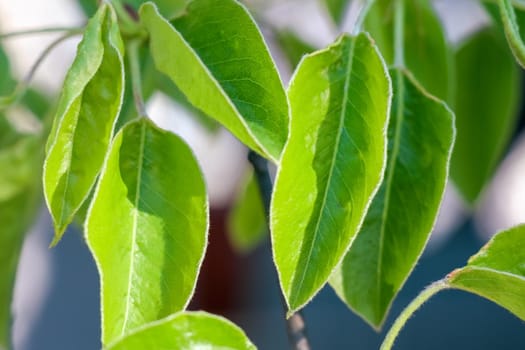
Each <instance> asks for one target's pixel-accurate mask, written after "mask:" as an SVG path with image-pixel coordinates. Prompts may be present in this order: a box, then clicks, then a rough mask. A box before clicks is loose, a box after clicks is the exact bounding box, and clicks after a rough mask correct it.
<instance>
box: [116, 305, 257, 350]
mask: <svg viewBox="0 0 525 350" xmlns="http://www.w3.org/2000/svg"><path fill="white" fill-rule="evenodd" d="M143 349H163V350H179V349H221V350H255V349H256V347H255V346H254V345H253V344H252V343H251V342H250V340H249V339H248V338H247V337H246V335H245V334H244V332H243V331H242V330H241V329H240V328H239V327H237V326H236V325H234V324H233V323H231V322H230V321H228V320H227V319H225V318H222V317H219V316H215V315H211V314H208V313H205V312H181V313H178V314H175V315H173V316H170V317H168V318H165V319H163V320H161V321H158V322H153V323H151V324H148V325H146V326H144V327H142V328H140V329H138V330H136V331H135V332H133V333H132V334H130V335H129V336H127V337H126V338H124V339H121V340H119V341H117V342H115V343H114V344H113V345H111V346H109V347H108V348H107V350H143Z"/></svg>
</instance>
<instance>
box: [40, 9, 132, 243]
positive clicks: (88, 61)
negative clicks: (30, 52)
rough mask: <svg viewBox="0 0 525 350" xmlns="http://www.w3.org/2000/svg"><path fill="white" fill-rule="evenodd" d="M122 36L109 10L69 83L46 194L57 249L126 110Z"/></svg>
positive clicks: (94, 27) (51, 143)
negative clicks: (122, 110) (122, 107)
mask: <svg viewBox="0 0 525 350" xmlns="http://www.w3.org/2000/svg"><path fill="white" fill-rule="evenodd" d="M118 31H119V30H118V25H117V22H116V15H115V14H114V13H113V11H112V9H111V8H110V7H109V6H108V5H103V6H102V7H101V8H100V9H99V11H98V12H97V14H96V16H95V17H94V18H93V19H92V20H91V21H90V23H89V24H88V27H87V28H86V33H85V39H84V40H83V42H82V43H81V44H80V45H79V49H78V55H77V57H76V59H75V61H74V63H73V65H72V67H71V69H70V71H69V72H68V75H67V77H66V81H65V83H64V88H63V91H62V96H61V100H60V102H59V107H58V113H57V116H56V117H55V121H54V124H53V128H52V131H51V134H50V136H49V139H48V144H47V149H46V159H45V162H44V176H43V177H44V194H45V199H46V203H47V205H48V208H49V210H50V212H51V215H52V218H53V223H54V226H55V237H54V239H53V242H52V245H55V244H56V243H58V241H59V240H60V238H61V237H62V235H63V233H64V231H65V229H66V227H67V225H68V224H69V223H71V221H72V220H73V218H74V215H75V213H76V212H77V211H78V210H79V208H80V207H81V205H82V203H83V202H84V200H85V199H86V197H87V196H88V194H89V191H90V190H91V188H92V187H93V185H94V183H95V180H96V177H97V175H98V173H99V171H100V168H101V167H102V163H103V161H104V156H105V154H106V150H107V148H108V146H109V142H110V140H111V136H112V133H113V129H114V126H115V122H116V119H117V116H118V114H119V111H120V108H121V105H122V97H123V86H124V72H123V69H124V64H123V52H122V50H123V46H122V41H121V39H120V34H119V32H118Z"/></svg>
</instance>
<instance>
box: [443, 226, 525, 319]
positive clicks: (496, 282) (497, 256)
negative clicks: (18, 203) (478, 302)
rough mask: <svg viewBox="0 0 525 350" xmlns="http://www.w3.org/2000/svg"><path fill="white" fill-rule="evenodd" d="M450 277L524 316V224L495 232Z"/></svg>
mask: <svg viewBox="0 0 525 350" xmlns="http://www.w3.org/2000/svg"><path fill="white" fill-rule="evenodd" d="M447 281H448V284H450V286H452V287H453V288H457V289H461V290H465V291H467V292H470V293H474V294H477V295H480V296H482V297H484V298H487V299H489V300H491V301H493V302H495V303H496V304H498V305H500V306H502V307H504V308H506V309H507V310H509V311H510V312H512V313H513V314H514V315H516V316H517V317H519V318H520V319H522V320H525V298H524V296H525V225H520V226H517V227H514V228H511V229H509V230H506V231H502V232H500V233H498V234H496V235H495V236H494V237H493V238H492V239H491V240H490V242H488V243H487V244H486V245H485V247H483V248H482V249H481V250H480V251H479V253H478V254H476V255H474V256H473V257H471V258H470V260H469V262H468V264H467V266H465V267H463V268H460V269H457V270H455V271H454V272H452V273H451V274H449V275H448V276H447Z"/></svg>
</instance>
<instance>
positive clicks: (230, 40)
mask: <svg viewBox="0 0 525 350" xmlns="http://www.w3.org/2000/svg"><path fill="white" fill-rule="evenodd" d="M140 17H141V22H142V24H143V25H144V26H145V28H146V29H147V31H148V32H149V34H150V47H151V54H152V56H153V58H154V60H155V63H156V66H157V68H158V69H159V70H160V71H161V72H163V73H165V74H166V75H168V76H169V77H170V78H171V79H172V80H173V81H174V82H175V83H176V85H177V86H178V87H179V89H180V90H181V91H182V92H183V93H184V94H185V95H186V96H187V97H188V100H189V101H190V102H191V103H192V104H193V105H194V106H196V107H197V108H199V109H201V110H202V111H204V113H205V114H206V115H209V116H210V117H212V118H215V119H216V120H217V121H219V122H220V123H221V124H223V125H224V126H225V127H226V128H228V129H229V130H230V131H231V132H232V133H233V134H234V135H235V136H236V137H238V138H239V139H240V140H241V141H242V142H243V143H245V144H246V145H247V146H249V147H250V148H252V149H254V150H255V151H257V152H258V153H260V154H262V155H264V156H266V157H268V158H270V159H272V160H274V161H277V160H278V159H279V157H280V154H281V151H282V148H283V146H284V143H285V141H286V138H287V135H288V106H287V100H286V96H285V92H284V89H283V87H282V83H281V81H280V78H279V75H278V73H277V70H276V68H275V65H274V63H273V61H272V58H271V56H270V54H269V52H268V49H267V47H266V44H265V43H264V40H263V38H262V35H261V33H260V32H259V30H258V28H257V26H256V24H255V22H254V21H253V19H252V18H251V17H250V15H249V14H248V12H247V11H246V9H245V8H244V7H243V6H242V5H241V4H240V3H238V2H237V1H234V0H194V1H192V2H191V4H190V5H189V6H188V8H187V10H186V12H185V14H184V15H183V16H181V17H179V18H177V19H176V20H174V21H172V22H171V23H170V22H168V21H166V20H165V19H164V18H162V16H161V15H160V14H159V12H158V10H157V9H156V7H155V6H154V5H153V4H151V3H148V4H145V5H143V6H142V7H141V10H140Z"/></svg>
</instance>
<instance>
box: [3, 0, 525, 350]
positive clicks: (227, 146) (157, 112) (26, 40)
mask: <svg viewBox="0 0 525 350" xmlns="http://www.w3.org/2000/svg"><path fill="white" fill-rule="evenodd" d="M250 2H252V3H254V6H255V8H258V9H260V13H258V14H257V16H259V17H260V18H262V19H263V20H264V21H267V22H271V24H272V25H273V26H275V27H277V28H288V29H292V30H293V31H295V32H297V33H300V36H301V37H302V38H303V39H304V40H306V41H307V42H310V43H312V44H313V45H315V46H317V47H322V46H325V45H327V44H329V43H330V42H331V41H332V40H333V39H334V38H335V37H336V36H337V29H336V28H334V27H333V26H332V25H331V24H330V23H329V22H328V21H327V20H326V18H325V17H323V15H322V14H323V11H324V9H323V8H322V6H320V5H319V3H318V1H316V0H293V1H284V0H283V1H277V0H273V1H268V0H251V1H250ZM355 4H358V3H357V2H355ZM435 6H436V9H437V10H438V12H439V13H440V15H441V16H442V17H443V19H444V23H445V25H446V29H447V35H448V37H449V38H450V40H451V41H453V42H456V43H457V42H458V41H459V40H461V39H462V38H464V37H465V36H467V35H468V33H470V32H472V31H475V30H476V29H477V28H479V27H480V26H483V25H484V23H486V21H487V20H488V19H487V18H486V16H484V14H483V12H482V11H481V9H480V8H479V7H478V6H477V5H476V4H475V3H474V2H473V1H469V0H437V1H435ZM358 7H359V6H357V5H353V6H352V8H351V10H350V11H349V13H348V15H347V17H346V20H345V23H344V26H343V28H345V29H346V30H347V31H351V30H352V23H353V21H354V20H355V17H356V16H355V13H356V12H355V11H356V10H357V9H358ZM84 22H85V18H84V17H83V15H82V13H81V11H80V9H79V8H78V7H77V6H76V4H75V1H73V0H47V1H39V0H0V32H2V33H5V32H12V31H18V30H24V29H32V28H40V27H57V26H79V25H82V24H83V23H84ZM57 37H58V35H56V34H46V35H32V36H27V37H23V38H22V37H17V38H11V39H9V40H6V41H5V42H3V43H2V44H3V45H4V47H5V48H6V50H7V52H8V54H9V56H10V57H11V61H12V65H13V69H14V73H15V74H16V75H17V76H18V77H22V76H24V75H25V74H26V73H27V72H28V71H29V69H30V67H31V65H32V64H33V63H34V62H35V60H36V58H37V57H38V56H39V54H40V53H41V52H42V51H43V50H44V49H45V47H46V46H47V45H48V44H49V43H50V42H51V41H52V40H54V39H55V38H57ZM268 39H269V41H270V42H271V38H268ZM77 43H78V38H75V39H70V40H67V41H66V42H64V43H63V44H61V45H60V46H58V47H57V48H56V49H55V50H54V51H53V53H52V54H51V55H49V57H48V58H47V59H46V60H45V61H44V64H43V65H42V66H41V68H40V69H39V70H38V73H37V75H36V77H35V79H34V84H35V85H36V86H37V87H39V88H40V89H41V90H42V91H43V92H45V93H46V94H48V95H49V96H50V97H56V93H57V90H58V89H59V88H60V86H61V84H62V80H63V78H64V75H65V72H66V69H67V67H68V66H69V65H70V63H71V61H72V59H73V56H74V53H75V48H76V44H77ZM272 53H273V54H274V57H275V58H276V60H277V64H278V66H279V69H280V71H281V76H282V77H283V80H284V82H285V84H287V82H288V79H289V77H290V75H291V67H288V66H287V65H286V64H285V63H283V60H282V59H280V57H282V56H281V53H279V52H278V50H276V49H274V48H272ZM0 78H1V77H0ZM148 112H149V114H150V116H151V117H152V119H153V120H154V121H155V122H156V123H157V124H158V125H160V126H161V127H163V128H166V129H169V130H172V131H174V132H175V133H177V134H179V135H181V136H182V137H183V138H184V139H186V140H187V142H188V143H189V144H190V145H191V147H192V149H193V150H194V152H195V154H196V156H197V158H198V160H199V162H200V165H201V168H202V169H203V170H204V173H205V177H206V181H207V186H208V190H209V193H210V199H211V201H212V204H213V205H216V206H224V205H227V203H228V202H229V201H230V199H231V197H232V194H233V192H234V190H235V186H236V183H237V182H238V180H239V179H240V177H241V176H242V169H243V167H244V166H245V159H246V154H247V151H246V149H245V148H244V147H243V146H242V145H241V144H240V143H239V142H238V141H237V140H236V139H235V138H233V137H232V136H231V135H230V134H229V133H228V132H226V131H224V130H222V131H219V132H218V133H217V134H211V133H209V132H208V131H207V130H206V129H205V128H203V127H202V126H200V125H199V124H198V123H197V122H196V121H195V119H193V118H192V117H191V116H189V115H188V114H187V112H185V111H184V110H183V109H182V108H181V107H180V106H177V105H176V104H174V103H173V102H171V101H170V100H169V99H168V98H167V97H165V96H164V95H162V94H157V95H155V96H154V97H153V98H152V99H151V101H150V103H148ZM523 174H525V137H522V138H521V140H520V141H519V142H518V143H517V144H516V145H515V147H514V148H513V150H512V152H511V154H510V155H509V156H508V157H507V159H506V160H505V162H504V164H503V166H502V167H501V168H500V169H499V171H498V173H497V176H496V179H495V181H494V182H493V183H492V185H491V186H490V188H489V189H488V190H487V191H486V196H485V197H484V199H483V200H482V202H481V209H480V211H479V213H478V214H477V215H476V221H477V223H478V226H479V227H480V231H481V232H483V239H488V237H489V235H490V234H492V233H494V232H495V231H496V230H498V229H502V228H507V227H510V226H512V225H514V224H516V223H518V222H523V221H525V177H524V176H523ZM45 213H46V210H45V209H44V211H43V214H42V215H41V218H40V219H39V221H38V223H37V225H36V226H35V227H36V228H35V229H34V230H33V231H32V233H31V234H30V235H29V236H28V239H27V240H26V243H25V245H24V248H23V254H22V259H21V263H20V266H19V273H18V280H17V285H16V289H15V290H16V293H15V294H16V295H15V302H14V306H13V309H14V312H15V314H16V322H15V325H14V337H13V338H14V344H15V348H16V349H24V337H26V335H27V334H29V333H28V332H29V329H30V327H31V326H32V323H31V322H32V320H35V319H36V318H37V314H38V313H39V312H40V310H41V307H42V303H43V302H44V301H45V298H46V295H47V293H48V290H49V285H50V283H51V281H52V278H53V276H52V271H51V270H50V263H49V259H50V253H49V250H48V244H49V242H48V241H47V240H46V239H45V237H46V236H44V232H45V231H51V230H52V228H51V224H50V220H49V218H48V217H47V214H45ZM467 215H468V210H467V209H466V208H465V206H464V205H463V203H462V201H461V199H460V197H459V196H458V194H457V192H456V191H455V189H454V188H453V187H452V186H449V187H448V189H447V192H446V196H445V198H444V204H443V206H442V210H441V213H440V216H439V220H438V222H437V225H436V228H435V232H434V235H433V237H432V239H431V242H430V251H432V250H435V249H437V248H438V247H439V246H441V245H442V244H443V243H444V242H445V241H446V240H447V238H448V235H449V234H450V233H451V232H453V230H454V228H456V227H457V226H458V225H459V224H461V223H462V222H464V220H465V218H466V217H467Z"/></svg>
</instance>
